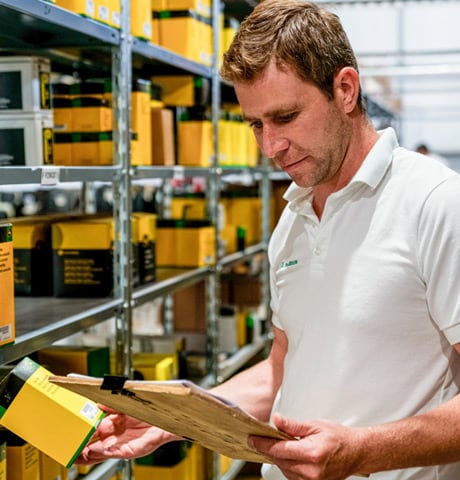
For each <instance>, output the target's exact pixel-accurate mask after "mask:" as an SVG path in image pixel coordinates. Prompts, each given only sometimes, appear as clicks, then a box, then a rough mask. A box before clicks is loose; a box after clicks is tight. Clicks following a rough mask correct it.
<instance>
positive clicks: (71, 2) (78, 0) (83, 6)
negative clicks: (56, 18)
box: [56, 0, 96, 18]
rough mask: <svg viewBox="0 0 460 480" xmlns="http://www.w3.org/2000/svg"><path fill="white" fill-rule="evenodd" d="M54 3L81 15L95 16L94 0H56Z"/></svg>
mask: <svg viewBox="0 0 460 480" xmlns="http://www.w3.org/2000/svg"><path fill="white" fill-rule="evenodd" d="M56 5H58V6H59V7H62V8H65V9H66V10H70V11H71V12H74V13H77V14H78V15H82V16H83V17H89V18H95V17H96V2H95V0H56Z"/></svg>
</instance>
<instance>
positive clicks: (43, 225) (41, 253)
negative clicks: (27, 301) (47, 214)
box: [14, 218, 53, 296]
mask: <svg viewBox="0 0 460 480" xmlns="http://www.w3.org/2000/svg"><path fill="white" fill-rule="evenodd" d="M52 263H53V256H52V250H51V220H50V219H48V220H44V219H41V220H40V219H37V220H35V219H33V218H32V219H30V220H29V221H18V222H15V223H14V293H15V295H33V296H43V295H52V294H53V268H52Z"/></svg>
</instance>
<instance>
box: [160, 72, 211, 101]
mask: <svg viewBox="0 0 460 480" xmlns="http://www.w3.org/2000/svg"><path fill="white" fill-rule="evenodd" d="M152 82H153V83H154V84H155V85H158V86H159V87H161V92H162V94H161V98H162V100H163V102H164V103H165V105H168V106H171V107H193V106H195V105H206V104H207V103H208V102H209V99H210V93H211V86H210V83H209V80H207V79H204V78H202V77H198V76H193V75H183V76H179V75H159V76H153V77H152Z"/></svg>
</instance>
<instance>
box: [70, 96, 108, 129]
mask: <svg viewBox="0 0 460 480" xmlns="http://www.w3.org/2000/svg"><path fill="white" fill-rule="evenodd" d="M112 129H113V110H112V108H111V106H110V105H109V104H108V102H107V101H106V100H100V99H98V98H92V97H77V98H74V99H73V100H72V129H71V131H72V132H85V133H88V132H110V131H112Z"/></svg>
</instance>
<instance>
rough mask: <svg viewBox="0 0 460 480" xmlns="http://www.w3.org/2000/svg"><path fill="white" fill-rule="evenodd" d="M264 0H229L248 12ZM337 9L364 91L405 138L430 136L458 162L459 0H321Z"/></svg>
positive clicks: (237, 13) (236, 11)
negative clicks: (394, 121)
mask: <svg viewBox="0 0 460 480" xmlns="http://www.w3.org/2000/svg"><path fill="white" fill-rule="evenodd" d="M258 3H259V0H225V11H226V13H227V14H229V15H232V16H234V17H235V18H237V19H238V20H240V21H241V20H242V19H244V17H246V16H247V15H248V14H249V13H250V11H251V10H252V9H253V8H254V7H255V6H256V5H257V4H258ZM317 3H321V4H324V6H325V7H327V8H329V9H330V10H332V11H334V12H336V13H337V14H338V15H339V17H340V19H341V21H342V23H343V25H344V28H345V30H346V32H347V34H348V36H349V38H350V42H351V44H352V46H353V48H354V50H355V52H356V55H357V57H358V61H359V64H360V71H361V77H362V83H363V86H364V89H365V91H366V92H368V93H369V95H371V96H372V98H374V99H375V100H376V101H378V102H380V103H381V104H382V105H383V106H384V107H385V108H390V109H391V110H392V111H393V112H394V114H395V117H396V118H397V126H398V128H399V135H400V138H401V140H402V142H401V143H402V144H403V145H404V146H407V147H409V148H413V147H414V146H415V145H416V144H417V143H419V142H424V143H428V144H429V145H430V146H431V147H432V149H433V150H436V151H438V152H439V153H443V154H446V155H447V156H450V157H455V158H457V159H458V165H459V169H460V135H459V134H458V132H460V28H459V25H458V22H459V19H460V0H336V1H326V0H317Z"/></svg>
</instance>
